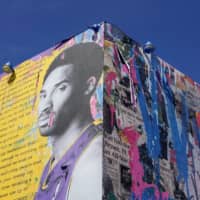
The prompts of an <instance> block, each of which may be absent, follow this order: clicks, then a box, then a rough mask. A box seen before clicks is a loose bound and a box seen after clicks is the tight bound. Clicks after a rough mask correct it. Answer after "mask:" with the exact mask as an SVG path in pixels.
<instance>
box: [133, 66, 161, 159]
mask: <svg viewBox="0 0 200 200" xmlns="http://www.w3.org/2000/svg"><path fill="white" fill-rule="evenodd" d="M139 67H140V66H139ZM151 71H152V72H151V81H152V89H151V94H152V102H153V103H152V109H151V110H152V111H153V113H152V114H151V113H149V112H148V109H147V103H146V99H145V96H144V92H143V88H142V82H141V79H140V74H139V69H138V67H137V66H136V75H137V80H138V83H139V84H138V87H139V92H138V101H139V104H140V109H141V112H142V117H143V120H144V125H145V130H146V133H147V148H148V152H149V155H150V157H151V158H152V159H154V160H157V159H158V158H159V155H160V138H159V131H158V113H157V108H158V104H157V87H156V80H155V78H156V76H155V71H154V68H152V70H151Z"/></svg>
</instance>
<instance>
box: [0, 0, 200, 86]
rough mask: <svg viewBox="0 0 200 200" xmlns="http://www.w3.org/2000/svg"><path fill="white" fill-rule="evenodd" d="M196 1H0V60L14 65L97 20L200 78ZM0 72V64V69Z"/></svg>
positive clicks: (199, 16) (199, 13) (198, 3)
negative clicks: (116, 28)
mask: <svg viewBox="0 0 200 200" xmlns="http://www.w3.org/2000/svg"><path fill="white" fill-rule="evenodd" d="M199 8H200V0H190V1H189V0H100V1H97V0H96V1H95V0H93V1H92V0H79V1H77V0H0V65H3V64H4V63H5V62H6V61H11V62H12V63H13V65H18V64H19V63H21V62H22V61H24V60H26V59H28V58H30V57H33V56H34V55H36V54H38V53H40V52H41V51H43V50H45V49H47V48H49V47H51V46H52V45H54V44H55V43H57V42H59V41H60V40H63V39H65V38H68V37H69V36H71V35H74V34H76V33H79V32H81V31H84V30H85V29H87V27H88V26H89V25H92V24H95V23H99V22H101V21H107V22H111V23H113V24H115V25H117V26H118V27H120V28H121V29H122V30H123V31H124V32H126V33H127V34H128V35H129V36H131V37H132V38H133V39H135V40H137V41H138V42H140V43H141V44H143V43H144V42H145V41H147V40H150V41H152V43H153V44H154V45H155V46H156V48H157V50H156V54H157V55H159V56H160V57H161V58H163V59H164V60H166V61H167V62H169V63H170V64H172V65H173V66H174V67H176V68H177V69H179V70H180V71H182V72H183V73H185V74H187V75H189V76H190V77H191V78H192V79H194V80H195V81H197V82H198V83H200V66H199V65H200V64H199V62H198V61H199V58H200V11H199ZM0 71H1V69H0Z"/></svg>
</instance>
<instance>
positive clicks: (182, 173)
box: [162, 76, 189, 196]
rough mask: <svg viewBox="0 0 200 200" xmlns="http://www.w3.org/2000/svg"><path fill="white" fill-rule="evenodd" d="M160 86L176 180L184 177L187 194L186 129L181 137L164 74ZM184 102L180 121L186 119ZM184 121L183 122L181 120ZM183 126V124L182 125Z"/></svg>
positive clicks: (172, 97)
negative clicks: (170, 138)
mask: <svg viewBox="0 0 200 200" xmlns="http://www.w3.org/2000/svg"><path fill="white" fill-rule="evenodd" d="M162 77H163V79H162V86H163V87H162V88H163V89H164V92H165V97H166V100H167V105H166V109H167V114H168V121H169V124H170V127H171V132H172V140H173V144H174V149H175V152H176V160H177V167H178V172H179V176H178V180H180V179H184V181H185V183H186V186H187V193H188V194H187V195H188V196H189V192H188V191H189V190H188V184H187V177H188V170H187V155H186V145H187V140H186V136H185V135H186V134H187V133H185V131H186V129H185V128H183V129H182V135H181V138H180V137H179V130H178V126H177V120H176V113H175V106H174V96H173V92H172V90H171V88H170V86H169V84H168V81H167V78H166V76H162ZM182 100H183V101H185V98H184V97H182ZM183 104H184V106H183V107H184V111H183V113H184V114H183V116H182V121H187V117H188V114H187V109H186V106H185V102H183ZM182 123H184V122H182ZM184 127H185V125H184Z"/></svg>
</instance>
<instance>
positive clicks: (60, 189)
mask: <svg viewBox="0 0 200 200" xmlns="http://www.w3.org/2000/svg"><path fill="white" fill-rule="evenodd" d="M100 132H102V124H99V125H97V126H96V125H94V124H92V125H91V126H89V127H88V128H87V129H86V130H85V131H84V132H83V134H82V135H81V136H80V137H79V139H78V140H77V141H76V142H75V143H74V144H73V146H72V147H71V148H70V149H69V150H68V151H67V152H66V154H65V155H64V156H63V157H62V159H61V160H60V161H59V162H58V163H57V164H56V165H55V166H54V168H53V169H52V170H50V169H51V163H52V158H51V159H50V160H49V162H48V163H47V164H46V166H45V168H44V171H43V173H42V177H41V180H40V185H39V188H38V192H37V193H36V195H35V198H34V200H66V195H67V190H68V187H69V183H70V179H71V176H72V172H73V169H74V167H75V164H76V161H77V160H78V158H79V157H80V156H81V154H82V152H83V151H84V149H85V148H86V147H87V146H88V145H89V143H90V142H91V141H92V140H93V139H94V138H95V137H96V136H98V135H99V133H100ZM87 178H88V177H87Z"/></svg>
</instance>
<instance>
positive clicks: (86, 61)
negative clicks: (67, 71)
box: [43, 42, 104, 82]
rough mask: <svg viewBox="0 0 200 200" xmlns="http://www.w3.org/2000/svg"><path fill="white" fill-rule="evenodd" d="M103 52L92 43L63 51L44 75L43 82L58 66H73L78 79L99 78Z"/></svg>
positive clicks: (80, 44)
mask: <svg viewBox="0 0 200 200" xmlns="http://www.w3.org/2000/svg"><path fill="white" fill-rule="evenodd" d="M103 60H104V59H103V50H102V47H100V46H99V45H98V44H96V43H94V42H87V43H79V44H75V45H74V46H72V47H69V48H67V49H65V50H64V51H63V52H62V53H60V54H59V55H58V56H57V57H56V58H55V59H54V60H53V62H52V63H51V65H50V66H49V68H48V69H47V72H46V74H45V77H44V80H43V82H45V81H46V79H47V77H48V76H49V74H50V73H51V72H52V71H53V70H54V69H56V68H57V67H59V66H63V65H66V64H73V65H74V66H75V73H78V75H77V77H78V78H79V77H80V79H82V80H83V79H87V77H90V76H95V77H96V78H97V79H98V78H99V76H100V74H101V71H102V69H103Z"/></svg>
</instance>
